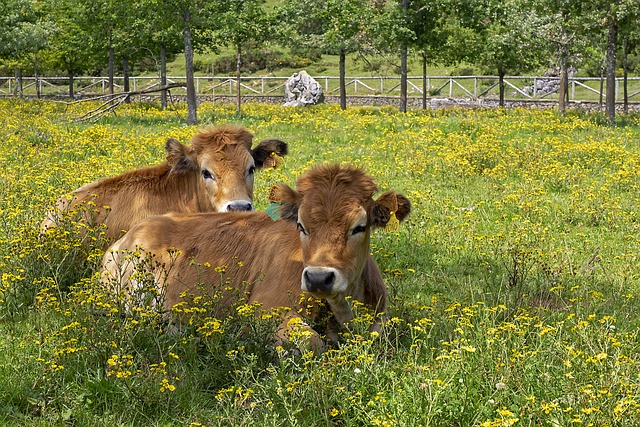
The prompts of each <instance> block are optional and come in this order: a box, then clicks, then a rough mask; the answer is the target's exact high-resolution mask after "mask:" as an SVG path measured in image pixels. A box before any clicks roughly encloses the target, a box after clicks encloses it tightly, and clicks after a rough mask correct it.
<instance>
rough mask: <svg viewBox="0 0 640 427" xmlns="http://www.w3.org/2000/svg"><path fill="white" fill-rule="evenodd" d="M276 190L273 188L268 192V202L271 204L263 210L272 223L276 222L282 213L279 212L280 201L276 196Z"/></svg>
mask: <svg viewBox="0 0 640 427" xmlns="http://www.w3.org/2000/svg"><path fill="white" fill-rule="evenodd" d="M277 188H278V187H276V186H273V187H271V190H269V201H270V202H271V204H270V205H269V206H267V209H265V212H266V213H267V215H269V217H270V218H271V219H272V220H274V221H277V220H278V218H280V216H281V215H282V212H281V211H280V206H282V201H281V200H280V199H279V198H278V196H276V190H277Z"/></svg>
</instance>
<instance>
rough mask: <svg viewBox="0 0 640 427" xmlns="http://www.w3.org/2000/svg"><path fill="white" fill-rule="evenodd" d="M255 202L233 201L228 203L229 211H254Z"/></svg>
mask: <svg viewBox="0 0 640 427" xmlns="http://www.w3.org/2000/svg"><path fill="white" fill-rule="evenodd" d="M252 210H253V204H252V203H251V202H246V201H240V202H231V203H229V204H228V205H227V212H244V211H252Z"/></svg>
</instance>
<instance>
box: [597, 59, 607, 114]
mask: <svg viewBox="0 0 640 427" xmlns="http://www.w3.org/2000/svg"><path fill="white" fill-rule="evenodd" d="M605 68H606V64H604V63H602V62H600V97H599V99H598V107H599V108H600V109H602V100H603V94H604V75H605Z"/></svg>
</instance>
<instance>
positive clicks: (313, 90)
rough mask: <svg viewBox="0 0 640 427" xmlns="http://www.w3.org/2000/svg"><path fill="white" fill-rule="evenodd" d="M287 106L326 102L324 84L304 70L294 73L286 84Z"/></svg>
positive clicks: (285, 104)
mask: <svg viewBox="0 0 640 427" xmlns="http://www.w3.org/2000/svg"><path fill="white" fill-rule="evenodd" d="M284 97H285V103H284V106H285V107H301V106H305V105H315V104H320V103H322V102H324V92H323V90H322V86H320V84H319V83H318V82H317V81H316V80H315V79H314V78H313V77H311V76H310V75H309V73H307V72H306V71H304V70H302V71H300V72H299V73H293V75H292V76H291V77H289V79H288V80H287V82H286V83H285V84H284Z"/></svg>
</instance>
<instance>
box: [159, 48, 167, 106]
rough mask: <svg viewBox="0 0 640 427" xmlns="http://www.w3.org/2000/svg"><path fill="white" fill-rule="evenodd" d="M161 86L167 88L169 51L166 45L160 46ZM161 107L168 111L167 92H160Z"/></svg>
mask: <svg viewBox="0 0 640 427" xmlns="http://www.w3.org/2000/svg"><path fill="white" fill-rule="evenodd" d="M160 86H162V87H166V86H167V50H166V48H165V47H164V45H162V46H160ZM160 106H161V108H162V109H163V110H166V109H167V91H166V89H165V90H163V91H162V92H160Z"/></svg>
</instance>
